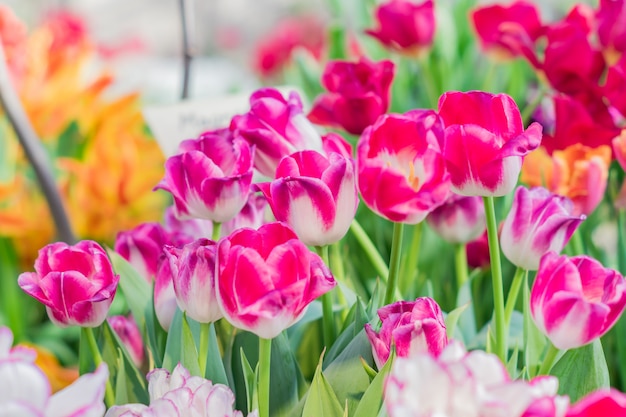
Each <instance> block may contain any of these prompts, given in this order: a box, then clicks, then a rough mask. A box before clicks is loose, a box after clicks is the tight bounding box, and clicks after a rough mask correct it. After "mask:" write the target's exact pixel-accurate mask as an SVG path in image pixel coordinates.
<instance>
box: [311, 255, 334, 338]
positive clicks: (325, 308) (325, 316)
mask: <svg viewBox="0 0 626 417" xmlns="http://www.w3.org/2000/svg"><path fill="white" fill-rule="evenodd" d="M315 249H316V250H317V253H318V254H319V255H320V257H321V258H322V261H324V263H325V264H326V265H329V259H328V245H325V246H316V247H315ZM321 298H322V327H323V329H324V345H325V346H326V347H327V348H328V349H330V347H331V346H332V345H333V343H334V342H335V333H336V331H335V316H334V314H333V297H332V292H327V293H326V294H324V295H322V297H321Z"/></svg>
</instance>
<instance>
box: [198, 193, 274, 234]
mask: <svg viewBox="0 0 626 417" xmlns="http://www.w3.org/2000/svg"><path fill="white" fill-rule="evenodd" d="M266 209H267V198H265V196H264V195H263V194H260V193H255V192H250V195H249V196H248V201H246V204H245V205H244V206H243V208H242V209H241V211H240V212H239V213H238V214H237V215H236V216H235V217H234V218H233V219H231V220H229V221H227V222H226V223H224V224H223V225H222V230H221V236H228V235H229V234H231V233H232V232H234V231H235V230H237V229H241V228H243V227H250V228H252V229H258V228H259V227H261V226H262V225H263V224H265V223H266V222H267V221H266V217H267V216H266V211H267V210H266ZM208 236H210V235H208Z"/></svg>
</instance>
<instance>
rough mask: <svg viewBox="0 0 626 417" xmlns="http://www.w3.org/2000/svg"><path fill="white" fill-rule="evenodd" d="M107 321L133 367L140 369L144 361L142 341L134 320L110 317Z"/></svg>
mask: <svg viewBox="0 0 626 417" xmlns="http://www.w3.org/2000/svg"><path fill="white" fill-rule="evenodd" d="M107 320H108V322H109V324H110V325H111V328H112V329H113V331H114V332H115V333H116V334H117V336H118V337H119V338H120V340H121V341H122V343H123V344H124V346H125V347H126V350H127V351H128V353H129V355H130V357H131V359H132V360H133V362H134V363H135V365H136V366H137V367H141V364H142V363H143V359H144V347H143V339H142V337H141V332H140V331H139V327H137V323H136V322H135V320H134V319H133V318H132V317H126V316H112V317H109V318H108V319H107Z"/></svg>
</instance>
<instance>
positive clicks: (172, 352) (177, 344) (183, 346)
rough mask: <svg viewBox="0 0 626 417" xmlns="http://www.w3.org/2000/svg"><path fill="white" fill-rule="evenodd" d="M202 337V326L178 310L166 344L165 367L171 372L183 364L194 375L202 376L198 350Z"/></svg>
mask: <svg viewBox="0 0 626 417" xmlns="http://www.w3.org/2000/svg"><path fill="white" fill-rule="evenodd" d="M199 335H200V326H199V324H198V323H197V322H195V321H193V320H188V319H187V317H186V315H185V314H184V313H183V312H182V311H180V309H179V308H177V309H176V313H175V314H174V318H173V319H172V324H170V331H169V333H168V335H167V342H166V344H165V355H164V357H163V367H164V368H165V369H167V370H169V371H170V372H171V371H173V370H174V367H176V365H177V364H178V363H181V364H182V365H183V366H184V367H185V368H187V369H188V370H189V372H190V373H191V374H192V375H197V376H199V375H200V368H199V366H198V350H197V348H196V346H197V343H198V340H197V339H198V338H199Z"/></svg>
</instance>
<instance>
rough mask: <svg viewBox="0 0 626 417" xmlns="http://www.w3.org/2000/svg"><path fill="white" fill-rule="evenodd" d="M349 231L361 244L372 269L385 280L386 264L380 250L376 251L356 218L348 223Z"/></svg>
mask: <svg viewBox="0 0 626 417" xmlns="http://www.w3.org/2000/svg"><path fill="white" fill-rule="evenodd" d="M350 231H351V232H352V234H353V235H354V237H355V238H356V240H357V241H358V242H359V244H360V245H361V248H362V249H363V250H364V251H365V254H366V255H367V257H368V258H369V260H370V262H371V263H372V265H373V266H374V270H375V271H376V273H377V274H378V276H379V277H380V279H382V280H383V281H385V282H387V278H388V277H389V269H388V268H387V264H386V263H385V261H384V260H383V258H382V256H380V252H378V249H376V246H374V244H373V243H372V240H371V239H370V237H369V236H368V235H367V233H365V230H363V228H362V227H361V225H360V224H359V222H358V221H357V220H356V219H354V220H352V223H351V224H350Z"/></svg>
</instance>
